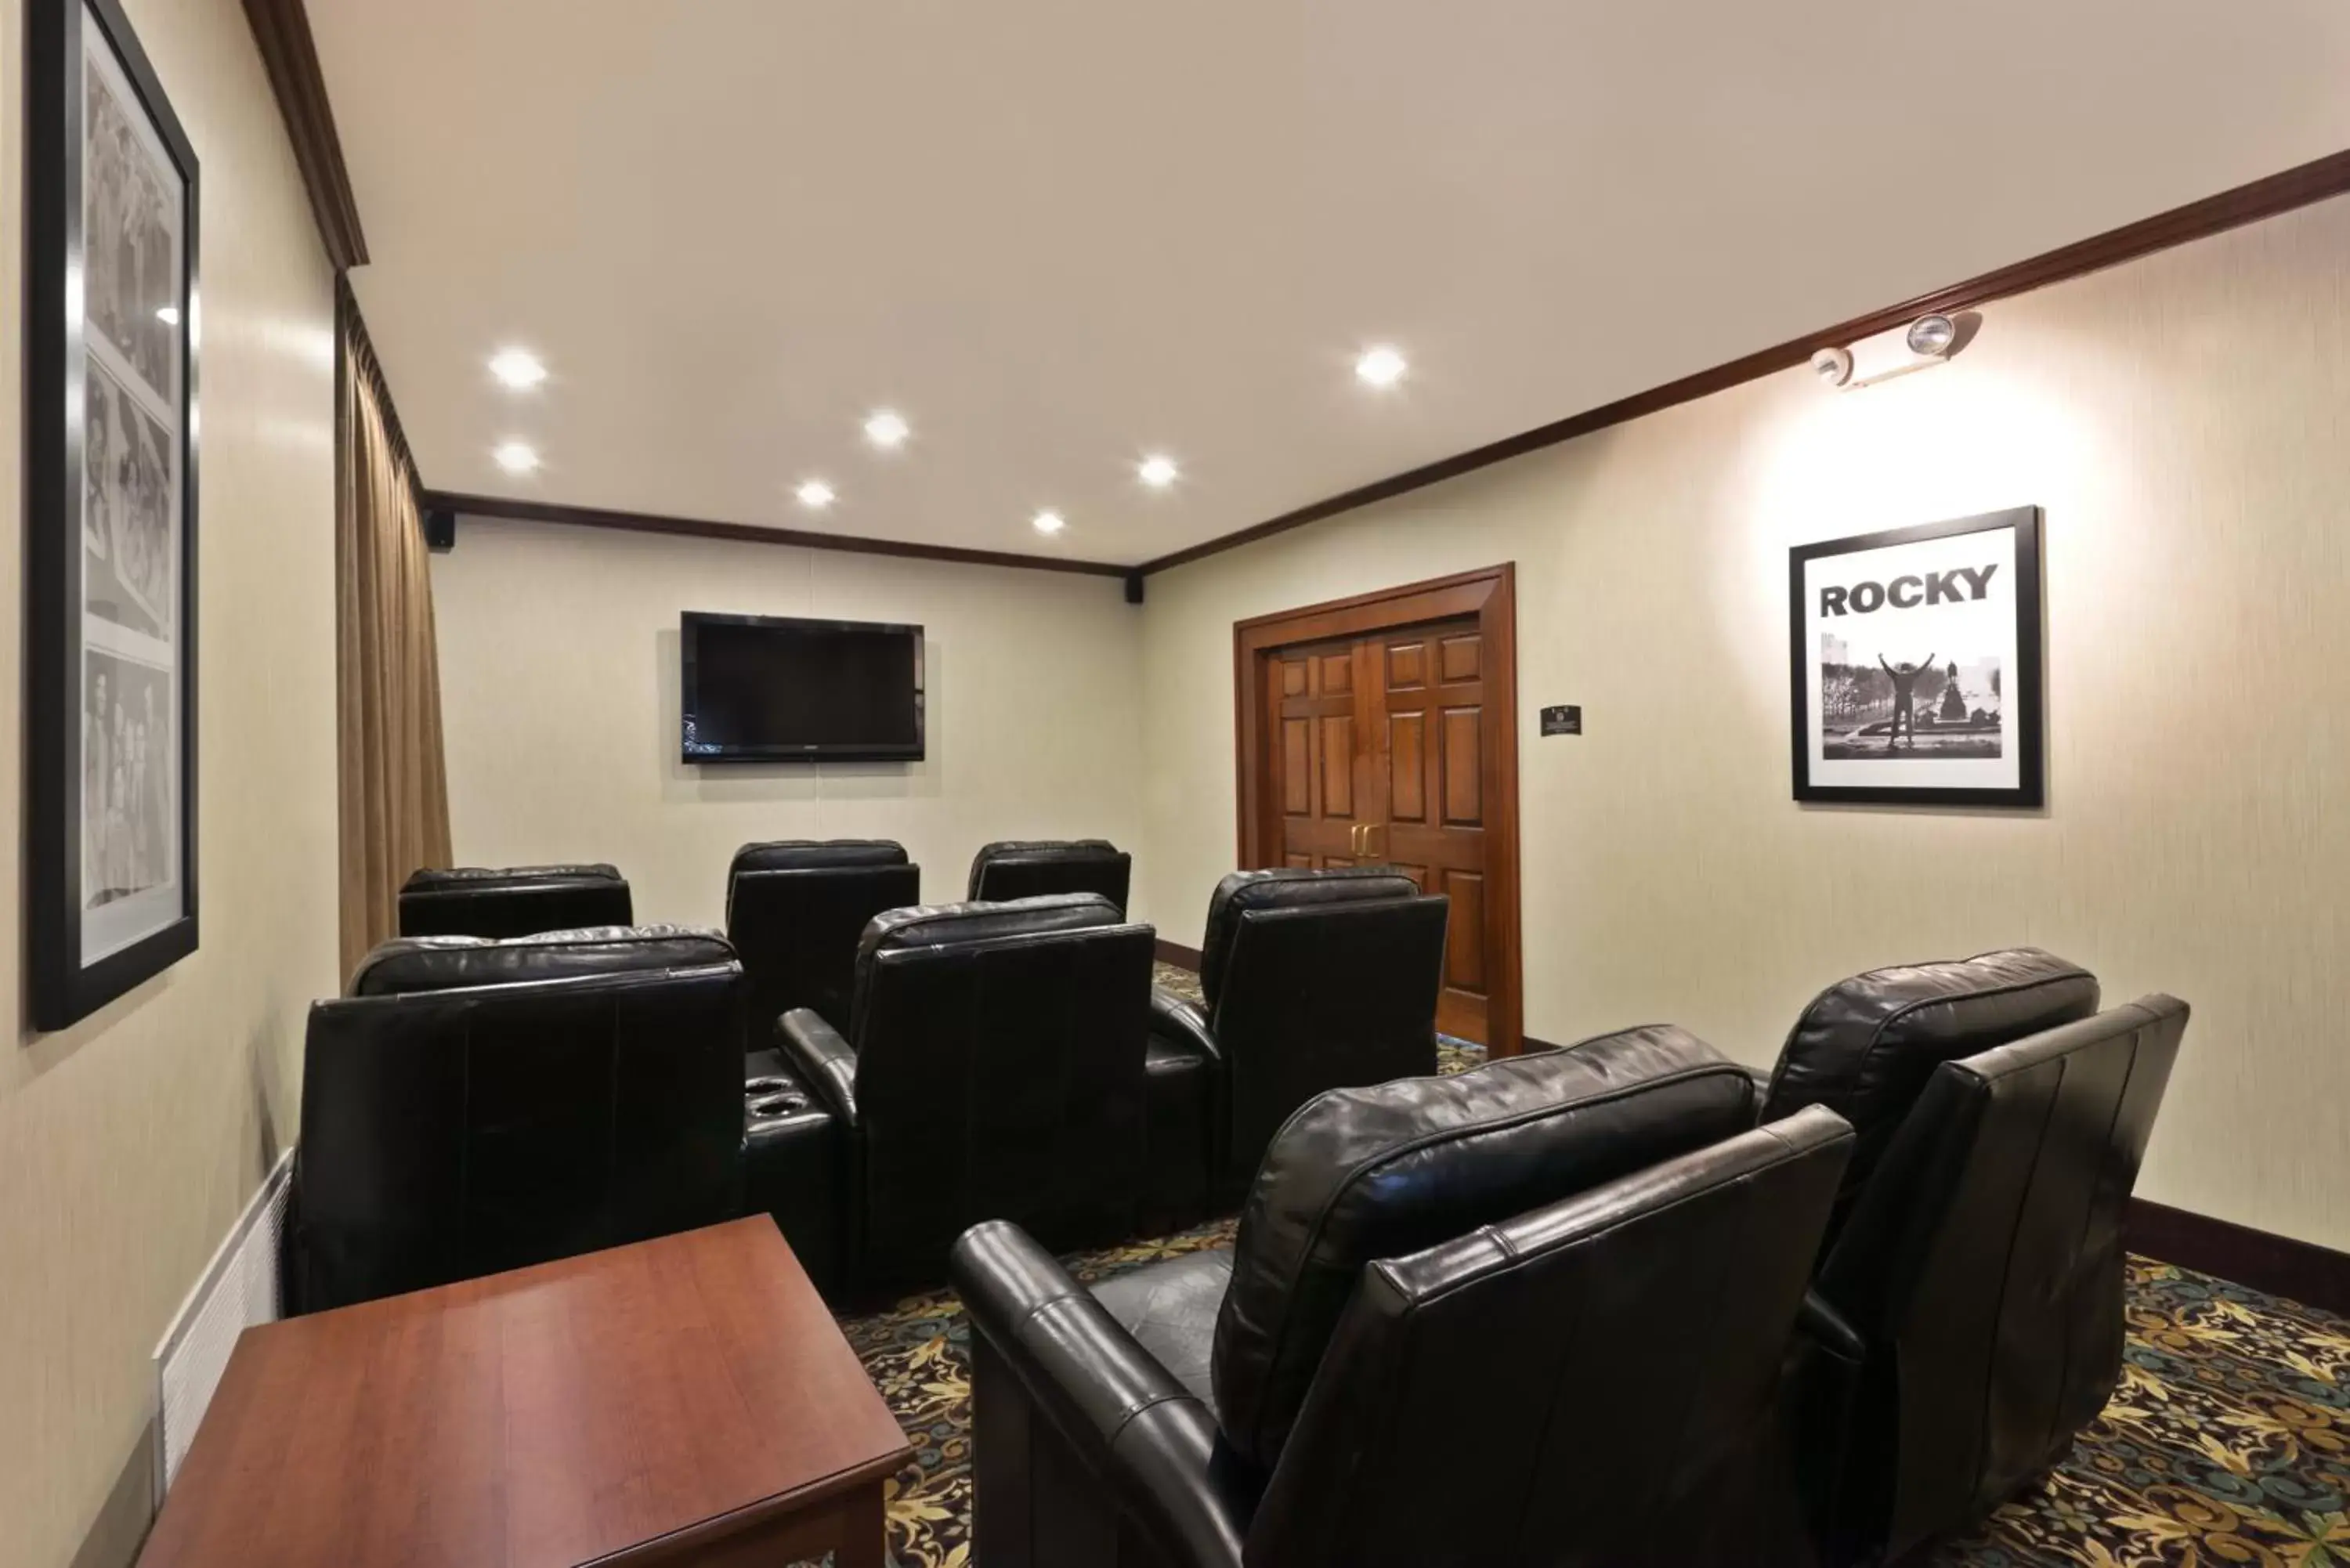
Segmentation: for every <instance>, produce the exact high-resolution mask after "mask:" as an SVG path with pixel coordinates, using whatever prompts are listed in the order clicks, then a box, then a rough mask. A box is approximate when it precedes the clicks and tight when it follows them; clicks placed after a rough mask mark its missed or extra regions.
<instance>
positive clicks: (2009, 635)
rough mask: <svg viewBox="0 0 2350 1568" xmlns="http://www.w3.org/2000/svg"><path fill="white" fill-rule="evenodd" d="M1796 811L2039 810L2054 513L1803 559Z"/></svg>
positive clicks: (1866, 543) (1911, 535)
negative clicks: (2044, 584) (2044, 603)
mask: <svg viewBox="0 0 2350 1568" xmlns="http://www.w3.org/2000/svg"><path fill="white" fill-rule="evenodd" d="M1787 592H1788V596H1789V604H1788V623H1789V636H1790V641H1791V645H1792V646H1791V648H1790V650H1789V651H1790V656H1791V662H1792V665H1793V679H1794V690H1793V693H1792V701H1793V706H1794V764H1795V767H1794V772H1795V798H1796V799H1797V800H1799V801H1821V802H1835V801H1846V802H1856V803H1861V804H1874V805H1946V806H1947V805H1981V806H2021V807H2027V808H2028V807H2036V806H2038V805H2040V804H2041V803H2042V800H2043V787H2042V778H2041V768H2042V754H2041V753H2042V744H2041V742H2042V734H2041V608H2040V510H2039V508H2038V507H2035V506H2024V507H2018V508H2016V509H2014V510H2012V511H2008V512H1991V513H1986V514H1982V515H1981V516H1978V517H1961V518H1959V519H1957V520H1956V521H1953V522H1948V523H1929V524H1920V525H1918V526H1916V527H1910V528H1896V529H1892V530H1889V531H1887V532H1885V533H1881V534H1864V535H1857V536H1856V537H1853V538H1848V539H1830V540H1827V541H1825V542H1824V543H1821V544H1816V545H1797V546H1796V547H1795V548H1794V549H1793V550H1790V551H1789V552H1788V561H1787Z"/></svg>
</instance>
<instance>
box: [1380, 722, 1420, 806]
mask: <svg viewBox="0 0 2350 1568" xmlns="http://www.w3.org/2000/svg"><path fill="white" fill-rule="evenodd" d="M1427 735H1428V715H1427V714H1425V713H1398V712H1395V711H1389V712H1388V821H1390V822H1425V821H1427V820H1428V776H1427V774H1428V747H1427Z"/></svg>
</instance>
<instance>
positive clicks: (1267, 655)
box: [1233, 566, 1520, 1052]
mask: <svg viewBox="0 0 2350 1568" xmlns="http://www.w3.org/2000/svg"><path fill="white" fill-rule="evenodd" d="M1513 584H1514V579H1513V576H1512V573H1511V570H1510V568H1509V567H1507V566H1502V567H1497V568H1494V569H1492V570H1491V571H1486V572H1475V573H1468V574H1464V575H1463V576H1460V577H1452V578H1445V579H1442V580H1440V581H1437V582H1431V583H1425V584H1420V585H1417V586H1416V587H1410V588H1402V589H1397V590H1393V591H1390V592H1388V593H1381V594H1371V595H1365V596H1361V597H1357V598H1354V599H1347V600H1343V601H1338V602H1336V603H1332V604H1328V605H1320V606H1315V607H1312V608H1310V609H1304V610H1298V611H1295V612H1292V613H1290V614H1286V615H1282V616H1271V617H1262V618H1257V619H1255V620H1252V621H1245V622H1242V623H1240V624H1238V625H1236V626H1235V627H1234V628H1233V648H1234V655H1235V675H1236V677H1237V678H1238V683H1239V691H1240V693H1241V701H1242V703H1243V710H1244V711H1243V712H1242V713H1240V714H1239V715H1238V716H1237V717H1238V718H1239V720H1240V722H1241V727H1242V728H1241V751H1242V760H1243V770H1242V777H1241V797H1242V807H1243V810H1242V825H1241V841H1242V854H1243V862H1242V863H1243V865H1252V866H1297V867H1338V866H1349V865H1382V866H1388V867H1393V868H1395V869H1396V870H1398V871H1399V872H1400V873H1402V874H1403V875H1405V876H1408V877H1410V878H1411V879H1412V881H1413V883H1414V885H1416V886H1418V887H1420V888H1423V889H1425V890H1427V891H1429V892H1439V891H1440V892H1442V893H1444V894H1445V895H1446V896H1447V898H1448V899H1449V900H1450V903H1451V916H1450V919H1449V921H1448V924H1447V928H1446V946H1445V953H1444V959H1443V964H1444V971H1443V990H1442V992H1441V993H1440V998H1439V1003H1438V1012H1437V1023H1438V1027H1439V1028H1440V1029H1441V1030H1442V1031H1443V1032H1444V1033H1448V1034H1453V1035H1458V1036H1461V1037H1464V1038H1468V1039H1471V1040H1488V1039H1490V1040H1491V1041H1492V1044H1493V1045H1494V1047H1495V1048H1496V1049H1497V1050H1499V1051H1503V1052H1510V1051H1515V1050H1517V1049H1518V1048H1519V1044H1520V1042H1519V1033H1518V1031H1519V1027H1520V1004H1519V993H1520V982H1519V953H1518V910H1517V889H1518V878H1517V850H1516V832H1517V817H1516V779H1517V742H1516V739H1515V734H1514V731H1515V722H1514V713H1513V707H1514V703H1515V681H1514V673H1515V672H1514V670H1513V668H1512V666H1513V663H1514V662H1515V660H1514V657H1513V652H1512V649H1513V641H1514V634H1513V627H1514V620H1515V610H1514V607H1513V605H1514V586H1513ZM1252 709H1253V711H1248V710H1252ZM1489 1027H1490V1029H1491V1030H1492V1031H1495V1032H1498V1033H1493V1034H1489V1033H1488V1031H1489Z"/></svg>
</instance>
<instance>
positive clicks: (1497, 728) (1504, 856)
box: [1232, 561, 1525, 1057]
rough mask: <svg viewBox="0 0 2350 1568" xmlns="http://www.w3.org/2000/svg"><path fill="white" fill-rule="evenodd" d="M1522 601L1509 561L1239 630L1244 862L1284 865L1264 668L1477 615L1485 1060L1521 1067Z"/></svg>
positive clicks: (1236, 662)
mask: <svg viewBox="0 0 2350 1568" xmlns="http://www.w3.org/2000/svg"><path fill="white" fill-rule="evenodd" d="M1517 606H1518V591H1517V566H1516V563H1514V562H1509V561H1505V562H1503V564H1502V565H1500V566H1486V567H1484V568H1482V569H1481V570H1478V571H1474V572H1461V573H1460V574H1458V575H1456V576H1449V577H1434V578H1430V580H1428V581H1427V582H1421V583H1407V584H1405V585H1404V586H1402V587H1393V588H1381V589H1379V590H1378V591H1377V592H1375V593H1367V594H1357V595H1355V596H1354V597H1351V598H1343V599H1331V600H1329V601H1327V602H1326V603H1324V604H1317V605H1307V606H1305V607H1303V608H1300V609H1293V610H1282V611H1280V612H1278V613H1276V614H1274V615H1261V616H1255V617H1253V618H1250V619H1247V620H1243V621H1235V622H1233V623H1232V728H1233V732H1234V733H1233V742H1234V744H1233V757H1234V762H1235V765H1236V768H1237V770H1238V780H1237V782H1238V784H1239V791H1238V800H1239V806H1240V852H1241V857H1240V863H1241V865H1242V866H1243V867H1256V866H1266V865H1271V864H1274V861H1275V860H1277V859H1278V857H1277V856H1276V855H1275V854H1274V846H1277V845H1278V844H1279V843H1280V824H1279V823H1278V821H1277V820H1274V819H1273V818H1272V817H1270V816H1269V815H1268V814H1269V813H1271V812H1272V811H1273V809H1274V801H1273V796H1272V792H1271V791H1270V790H1269V789H1268V788H1267V787H1266V784H1267V777H1266V774H1267V763H1268V759H1269V758H1270V757H1271V756H1272V750H1273V737H1272V735H1271V734H1270V732H1269V731H1268V722H1269V715H1267V714H1266V713H1265V712H1264V711H1263V703H1262V702H1260V701H1259V700H1258V695H1259V693H1260V692H1261V691H1263V680H1264V661H1265V659H1266V658H1267V657H1268V656H1270V655H1271V654H1272V653H1273V652H1274V650H1275V649H1283V648H1289V647H1293V646H1295V644H1298V643H1301V642H1320V641H1323V640H1325V639H1333V638H1341V637H1368V636H1372V635H1375V634H1377V633H1379V632H1386V631H1396V630H1399V629H1401V628H1406V627H1412V626H1420V625H1424V624H1426V623H1429V622H1431V621H1441V620H1455V619H1460V618H1464V617H1469V616H1474V617H1475V618H1476V619H1477V628H1478V632H1479V634H1480V635H1481V637H1482V639H1483V641H1484V645H1485V648H1486V649H1487V651H1488V653H1489V655H1490V658H1489V660H1488V673H1487V675H1486V677H1485V681H1486V687H1485V702H1486V706H1487V707H1488V709H1490V710H1491V713H1490V718H1491V721H1492V722H1490V723H1489V724H1488V725H1487V726H1486V733H1487V736H1488V739H1487V741H1486V742H1485V747H1484V753H1485V754H1484V755H1483V756H1482V757H1481V758H1480V759H1479V760H1478V771H1479V774H1480V780H1481V784H1482V789H1483V792H1484V797H1485V799H1486V800H1487V801H1489V802H1491V803H1492V816H1491V818H1490V820H1489V821H1488V822H1487V824H1486V846H1487V847H1486V862H1487V865H1486V870H1487V877H1486V885H1485V940H1486V942H1487V944H1488V950H1489V955H1490V959H1491V961H1492V989H1491V990H1489V991H1488V992H1486V993H1485V995H1486V1015H1485V1016H1486V1033H1487V1034H1488V1035H1489V1036H1490V1039H1489V1040H1488V1042H1487V1049H1488V1050H1489V1051H1490V1052H1491V1054H1492V1055H1494V1056H1497V1057H1500V1056H1514V1055H1516V1054H1518V1052H1519V1051H1520V1050H1522V1049H1523V1045H1524V1041H1525V992H1524V985H1523V979H1524V977H1523V969H1522V963H1523V959H1522V954H1521V951H1520V933H1519V919H1518V916H1519V911H1518V607H1517Z"/></svg>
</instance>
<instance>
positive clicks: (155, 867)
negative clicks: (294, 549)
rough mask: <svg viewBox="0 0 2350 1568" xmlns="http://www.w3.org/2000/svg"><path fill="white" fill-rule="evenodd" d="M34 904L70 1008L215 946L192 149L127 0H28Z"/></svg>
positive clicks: (57, 999)
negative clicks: (203, 722) (204, 719)
mask: <svg viewBox="0 0 2350 1568" xmlns="http://www.w3.org/2000/svg"><path fill="white" fill-rule="evenodd" d="M29 11H30V15H29V16H28V17H27V20H26V41H27V48H26V62H25V75H26V83H25V102H26V287H25V345H26V417H25V426H26V475H27V483H26V518H25V530H26V585H25V594H26V615H25V619H26V633H27V644H28V646H27V649H26V667H27V682H26V691H27V697H26V742H27V749H28V761H27V775H28V776H27V779H26V807H27V812H28V815H29V818H30V820H29V821H28V823H27V825H26V842H27V847H28V850H29V866H28V871H29V873H30V874H29V876H28V877H27V891H26V898H27V903H28V906H29V907H28V909H27V910H26V917H27V919H26V925H27V928H28V941H27V946H28V950H29V951H28V957H29V958H30V960H31V971H32V972H31V976H30V979H31V986H30V992H31V1010H32V1014H33V1023H34V1025H35V1026H36V1028H40V1029H58V1028H62V1027H64V1026H65V1025H67V1024H68V1023H73V1022H74V1021H75V1020H77V1019H79V1018H82V1017H85V1016H87V1015H88V1014H89V1013H90V1012H93V1011H95V1010H96V1009H98V1008H99V1007H101V1006H103V1005H105V1004H106V1003H107V1002H109V1001H111V1000H113V999H114V998H115V997H117V996H120V995H121V994H122V993H123V992H126V991H129V990H130V988H131V987H132V986H135V985H137V984H138V983H140V981H143V980H146V979H148V978H149V977H150V976H152V975H154V974H157V973H160V972H161V971H163V970H164V969H166V968H168V967H169V966H170V965H172V963H174V962H176V961H179V960H180V959H182V958H183V957H185V956H186V955H187V954H189V953H191V952H192V951H194V950H195V947H196V851H195V840H196V835H195V826H196V815H195V762H196V702H195V649H196V631H195V606H196V593H195V584H196V573H195V542H196V510H195V494H196V447H195V357H194V353H193V345H194V341H195V334H194V327H195V321H196V297H197V296H196V212H197V171H196V156H195V151H194V149H193V148H192V146H191V145H190V143H189V141H188V138H187V133H186V132H185V131H184V130H182V128H181V125H180V122H179V119H178V118H177V117H176V116H175V115H174V114H173V113H172V106H171V103H170V100H169V99H167V98H166V97H165V95H164V92H163V88H162V85H161V82H160V81H158V80H157V78H156V76H155V71H154V68H153V67H152V66H151V64H150V63H149V61H148V59H147V57H146V54H145V52H144V51H143V50H141V49H140V47H139V42H138V39H137V38H136V37H135V36H133V35H132V33H131V31H130V24H129V22H128V21H127V20H126V19H125V18H124V16H123V15H122V11H121V8H120V5H118V4H117V3H116V0H30V5H29Z"/></svg>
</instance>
